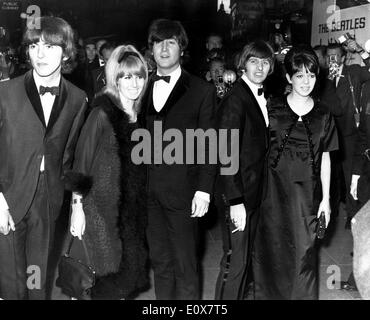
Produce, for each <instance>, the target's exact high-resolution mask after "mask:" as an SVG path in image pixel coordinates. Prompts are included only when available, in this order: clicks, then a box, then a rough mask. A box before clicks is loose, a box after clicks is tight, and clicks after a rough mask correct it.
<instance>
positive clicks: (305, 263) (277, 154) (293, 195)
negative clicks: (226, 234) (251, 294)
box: [253, 98, 338, 299]
mask: <svg viewBox="0 0 370 320" xmlns="http://www.w3.org/2000/svg"><path fill="white" fill-rule="evenodd" d="M268 107H269V117H270V129H271V150H270V155H269V167H268V184H267V196H266V198H265V200H264V201H263V203H262V207H261V211H260V217H259V223H258V228H257V234H256V239H255V245H254V252H253V274H254V279H255V298H256V299H317V297H318V289H317V251H316V249H315V239H316V233H315V231H316V230H315V229H316V226H317V219H316V216H317V210H318V206H319V204H320V201H321V198H322V196H321V181H320V165H321V157H322V153H323V152H326V151H332V150H335V149H337V148H338V140H337V134H336V129H335V125H334V121H333V118H332V117H331V115H330V114H329V113H328V112H327V111H326V109H325V108H324V106H322V105H320V103H319V102H315V105H314V107H313V109H312V110H311V111H310V112H309V113H307V114H306V115H304V116H302V117H301V118H300V117H299V116H298V115H297V114H296V113H294V112H293V110H292V109H291V108H290V107H289V105H288V103H287V100H286V98H285V99H279V100H272V101H271V102H270V103H269V106H268Z"/></svg>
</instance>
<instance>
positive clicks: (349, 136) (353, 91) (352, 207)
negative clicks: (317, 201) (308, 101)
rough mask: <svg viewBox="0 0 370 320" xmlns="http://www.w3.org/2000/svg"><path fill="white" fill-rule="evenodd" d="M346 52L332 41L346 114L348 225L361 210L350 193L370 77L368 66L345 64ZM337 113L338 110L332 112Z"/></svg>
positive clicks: (340, 119) (340, 122)
mask: <svg viewBox="0 0 370 320" xmlns="http://www.w3.org/2000/svg"><path fill="white" fill-rule="evenodd" d="M345 57H346V51H345V50H344V48H343V47H342V45H340V44H336V43H335V44H329V45H328V48H327V62H328V66H329V73H330V75H329V76H331V78H332V79H333V80H334V81H335V87H336V90H335V93H336V95H337V96H338V98H339V100H340V105H339V106H338V108H340V107H341V108H342V113H341V114H340V115H339V116H336V117H335V120H336V126H337V128H338V135H339V146H340V148H339V154H338V156H339V161H340V163H341V166H342V170H343V174H344V184H345V190H346V211H347V227H348V228H350V219H351V218H352V217H353V215H354V214H355V213H356V212H357V210H358V204H357V203H356V202H355V201H354V199H353V198H352V196H351V195H350V185H351V177H352V165H353V156H354V152H355V148H354V147H355V142H356V140H357V137H358V125H359V120H360V119H359V118H360V112H361V104H360V96H361V87H362V84H363V83H364V82H365V81H367V80H369V79H370V72H369V70H368V67H360V66H359V65H350V66H346V65H345V64H344V61H345ZM332 113H333V114H334V115H336V114H335V113H334V112H332Z"/></svg>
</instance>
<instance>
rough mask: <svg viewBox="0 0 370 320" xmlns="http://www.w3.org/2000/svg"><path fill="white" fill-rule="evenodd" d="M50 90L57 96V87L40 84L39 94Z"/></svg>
mask: <svg viewBox="0 0 370 320" xmlns="http://www.w3.org/2000/svg"><path fill="white" fill-rule="evenodd" d="M46 92H50V93H51V94H52V95H54V96H59V87H44V86H40V95H44V94H45V93H46Z"/></svg>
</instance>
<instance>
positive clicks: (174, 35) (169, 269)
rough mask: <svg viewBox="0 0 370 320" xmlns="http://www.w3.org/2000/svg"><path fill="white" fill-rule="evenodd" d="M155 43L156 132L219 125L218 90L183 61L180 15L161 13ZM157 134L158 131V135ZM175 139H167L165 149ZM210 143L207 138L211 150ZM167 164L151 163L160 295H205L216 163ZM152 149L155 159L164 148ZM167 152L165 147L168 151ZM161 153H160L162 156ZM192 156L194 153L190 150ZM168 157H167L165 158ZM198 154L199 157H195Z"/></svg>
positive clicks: (150, 124) (150, 113)
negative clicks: (203, 267)
mask: <svg viewBox="0 0 370 320" xmlns="http://www.w3.org/2000/svg"><path fill="white" fill-rule="evenodd" d="M148 43H149V47H150V48H151V50H152V52H153V57H154V60H155V62H156V65H157V71H156V73H155V74H154V75H153V76H152V77H151V79H150V80H149V84H148V88H147V91H146V94H145V95H144V97H143V108H145V113H144V115H145V123H146V128H147V129H148V130H149V132H150V133H151V136H152V137H154V127H155V126H158V124H160V125H161V126H162V129H163V131H165V130H167V129H171V128H172V129H177V130H179V131H180V132H181V134H182V137H183V138H185V137H186V134H185V132H186V129H203V130H207V129H209V128H213V127H214V112H215V99H216V95H215V90H214V88H213V86H212V85H210V84H208V83H206V82H205V81H203V80H201V79H199V78H197V77H195V76H193V75H190V74H189V73H188V72H186V71H185V70H184V69H183V68H182V67H181V65H180V60H181V57H182V56H183V52H184V50H185V49H186V47H187V44H188V38H187V35H186V32H185V30H184V28H183V26H182V25H181V23H180V22H178V21H172V20H166V19H160V20H156V21H154V22H153V23H152V25H151V26H150V29H149V37H148ZM155 138H156V137H154V139H155ZM167 145H169V142H165V141H163V148H161V149H160V150H155V148H154V152H160V153H162V152H163V150H164V149H165V148H166V146H167ZM208 146H209V143H208V142H207V141H206V142H205V150H204V151H205V154H207V153H208ZM181 149H182V150H184V153H183V155H182V156H183V157H182V158H183V159H184V163H174V164H167V163H164V162H163V161H159V162H158V161H155V162H154V161H153V158H152V162H151V165H149V168H148V183H149V186H148V191H149V194H148V227H147V238H148V245H149V254H150V259H151V264H152V267H153V270H154V282H155V294H156V298H157V299H161V300H162V299H163V300H167V299H184V300H191V299H199V265H198V257H197V249H198V234H197V233H198V218H200V217H202V216H203V215H204V214H205V213H206V212H207V210H208V206H209V202H210V196H211V194H212V189H213V184H214V178H215V174H216V167H215V165H211V164H209V163H208V164H207V162H209V161H206V163H205V164H197V163H195V164H186V163H185V161H186V159H187V156H189V154H188V153H192V155H193V156H194V154H195V153H194V150H185V149H186V148H185V146H184V148H182V147H181ZM154 152H153V150H152V154H153V157H154V159H155V158H156V157H157V156H158V154H154ZM162 154H163V153H162ZM162 154H160V155H159V156H161V155H162ZM190 156H191V155H190ZM161 159H162V158H161ZM195 159H196V157H195Z"/></svg>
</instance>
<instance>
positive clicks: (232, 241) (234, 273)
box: [215, 202, 258, 300]
mask: <svg viewBox="0 0 370 320" xmlns="http://www.w3.org/2000/svg"><path fill="white" fill-rule="evenodd" d="M217 209H218V210H220V213H221V214H220V216H222V212H224V219H223V221H222V222H221V228H222V240H223V251H224V254H223V256H222V259H221V263H220V273H219V275H218V278H217V283H216V292H215V299H216V300H243V299H244V297H245V294H246V288H247V284H248V282H249V281H252V268H251V259H252V250H253V242H254V238H255V235H256V227H257V222H258V210H250V211H247V213H246V214H247V216H246V224H245V229H244V231H236V232H234V233H232V231H233V230H234V229H236V226H235V225H234V224H233V223H232V222H231V219H230V207H229V206H227V205H224V204H220V202H218V204H217Z"/></svg>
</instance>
